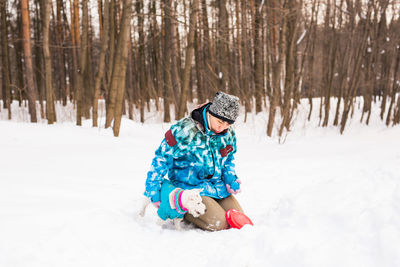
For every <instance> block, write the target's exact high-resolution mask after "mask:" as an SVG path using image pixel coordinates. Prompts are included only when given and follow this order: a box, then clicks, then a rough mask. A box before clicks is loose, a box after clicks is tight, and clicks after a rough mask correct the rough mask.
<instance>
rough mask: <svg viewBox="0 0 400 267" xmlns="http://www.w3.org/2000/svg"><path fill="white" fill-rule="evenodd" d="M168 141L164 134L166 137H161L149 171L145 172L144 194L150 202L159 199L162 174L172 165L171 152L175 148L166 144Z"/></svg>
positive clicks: (172, 152)
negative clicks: (161, 139)
mask: <svg viewBox="0 0 400 267" xmlns="http://www.w3.org/2000/svg"><path fill="white" fill-rule="evenodd" d="M169 132H170V131H169ZM167 133H168V132H167ZM168 142H169V140H168V138H167V134H166V138H164V139H163V141H162V142H161V145H160V146H159V148H158V149H157V150H156V153H155V157H154V159H153V161H152V163H151V167H150V171H149V172H148V173H147V179H146V191H145V192H144V195H145V196H146V197H148V198H150V199H151V202H157V201H160V200H161V196H160V191H161V185H162V182H163V179H164V176H165V175H166V174H167V173H168V170H169V169H171V167H172V163H173V154H174V151H175V150H176V146H171V143H170V144H168Z"/></svg>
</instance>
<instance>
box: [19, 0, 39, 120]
mask: <svg viewBox="0 0 400 267" xmlns="http://www.w3.org/2000/svg"><path fill="white" fill-rule="evenodd" d="M20 3H21V19H22V32H23V43H24V61H25V71H26V80H27V97H28V103H29V114H30V115H31V122H37V115H36V88H35V79H34V74H33V65H32V50H31V34H30V32H31V31H30V22H29V21H30V19H29V7H28V0H21V2H20Z"/></svg>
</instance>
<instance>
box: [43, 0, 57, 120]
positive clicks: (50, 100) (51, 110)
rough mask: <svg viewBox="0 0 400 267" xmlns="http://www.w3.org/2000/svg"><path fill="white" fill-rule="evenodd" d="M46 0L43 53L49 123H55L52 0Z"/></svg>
mask: <svg viewBox="0 0 400 267" xmlns="http://www.w3.org/2000/svg"><path fill="white" fill-rule="evenodd" d="M43 1H44V10H43V15H44V18H43V55H44V65H45V68H44V70H45V77H46V82H45V84H46V117H47V121H48V124H53V123H54V122H55V121H56V111H55V107H54V91H53V84H52V83H53V81H52V67H51V54H50V44H49V34H50V27H49V25H50V9H51V0H43Z"/></svg>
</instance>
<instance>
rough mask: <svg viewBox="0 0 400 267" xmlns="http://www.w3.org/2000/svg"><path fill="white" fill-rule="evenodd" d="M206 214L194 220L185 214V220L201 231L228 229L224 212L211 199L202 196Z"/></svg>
mask: <svg viewBox="0 0 400 267" xmlns="http://www.w3.org/2000/svg"><path fill="white" fill-rule="evenodd" d="M201 198H202V200H203V203H204V205H206V209H207V210H206V212H205V213H204V214H203V215H201V216H199V217H197V218H195V217H193V216H192V215H191V214H189V213H186V214H185V219H186V220H187V221H189V222H191V223H193V224H195V225H196V226H197V227H199V228H201V229H203V230H209V231H219V230H223V229H226V228H228V222H227V221H226V218H225V213H226V212H225V210H224V209H223V208H222V207H221V206H220V205H219V204H218V202H217V201H215V199H213V198H211V197H206V196H202V197H201Z"/></svg>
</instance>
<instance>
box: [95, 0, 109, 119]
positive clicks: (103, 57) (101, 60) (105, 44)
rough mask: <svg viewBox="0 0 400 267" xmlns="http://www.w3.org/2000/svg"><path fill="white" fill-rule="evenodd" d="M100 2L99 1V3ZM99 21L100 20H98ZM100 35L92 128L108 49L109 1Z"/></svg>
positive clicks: (96, 116) (105, 6)
mask: <svg viewBox="0 0 400 267" xmlns="http://www.w3.org/2000/svg"><path fill="white" fill-rule="evenodd" d="M100 2H101V1H100ZM100 20H101V19H100ZM101 25H103V26H102V32H101V33H102V35H101V48H100V56H99V69H98V70H97V74H96V79H95V82H94V94H93V127H97V121H98V114H97V112H98V104H99V97H100V86H101V84H102V81H103V77H104V70H105V60H106V51H107V48H108V33H109V0H105V1H104V12H103V23H102V24H101Z"/></svg>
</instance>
